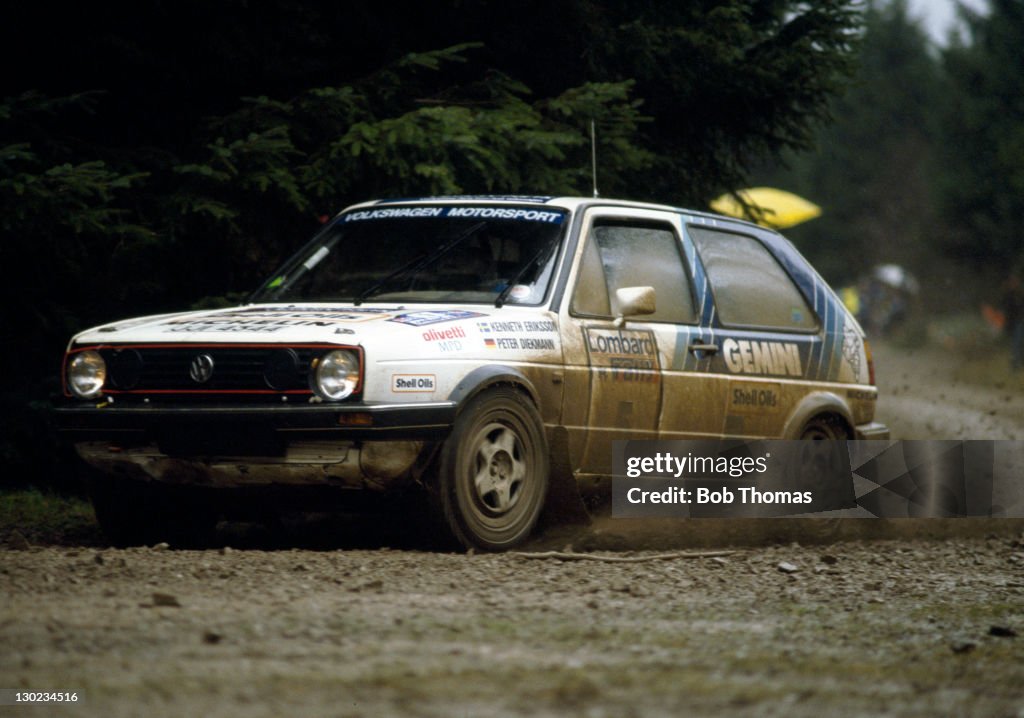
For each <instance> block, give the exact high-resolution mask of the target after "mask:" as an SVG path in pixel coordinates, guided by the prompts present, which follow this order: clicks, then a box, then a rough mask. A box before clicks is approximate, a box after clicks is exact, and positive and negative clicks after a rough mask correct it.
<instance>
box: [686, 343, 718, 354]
mask: <svg viewBox="0 0 1024 718" xmlns="http://www.w3.org/2000/svg"><path fill="white" fill-rule="evenodd" d="M687 349H688V350H689V352H690V353H691V354H696V353H697V352H707V353H708V354H716V353H717V352H718V345H717V344H691V345H690V346H688V347H687Z"/></svg>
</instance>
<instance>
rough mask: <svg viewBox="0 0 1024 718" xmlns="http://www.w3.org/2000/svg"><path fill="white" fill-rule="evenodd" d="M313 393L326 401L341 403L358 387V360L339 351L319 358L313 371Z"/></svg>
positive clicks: (352, 355)
mask: <svg viewBox="0 0 1024 718" xmlns="http://www.w3.org/2000/svg"><path fill="white" fill-rule="evenodd" d="M312 384H313V387H312V388H313V391H314V392H316V394H317V396H319V397H320V398H321V399H326V400H327V401H341V400H342V399H344V398H346V397H347V396H349V395H350V394H351V393H352V392H354V391H355V390H356V387H357V386H359V358H358V357H357V356H356V355H355V354H353V353H352V352H350V351H344V350H341V349H338V350H335V351H332V352H328V353H326V354H324V355H323V356H322V357H320V360H319V361H318V362H316V366H315V367H314V370H313V382H312Z"/></svg>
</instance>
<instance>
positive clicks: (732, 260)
mask: <svg viewBox="0 0 1024 718" xmlns="http://www.w3.org/2000/svg"><path fill="white" fill-rule="evenodd" d="M686 233H687V236H688V237H689V239H690V240H692V242H693V244H694V246H695V247H696V250H697V253H698V255H699V257H700V264H701V266H702V268H703V273H704V276H706V278H707V286H708V288H709V290H710V293H711V295H712V300H713V302H714V317H713V321H712V322H711V324H710V326H709V328H710V329H711V330H712V331H713V333H714V343H715V345H716V346H717V348H718V351H717V352H716V354H715V355H714V357H712V359H711V361H710V362H709V366H708V370H709V371H710V372H712V373H713V374H715V375H716V376H717V377H719V379H720V380H721V381H723V382H725V383H726V384H727V388H726V389H725V391H724V396H725V397H726V401H725V403H724V412H725V417H724V420H725V421H724V430H725V433H726V434H728V435H730V436H746V437H778V436H781V435H782V433H783V428H784V425H785V420H786V418H787V417H788V416H789V415H790V414H791V412H792V411H793V409H794V408H795V406H796V405H797V403H798V402H799V401H800V399H801V398H803V397H804V396H805V395H806V393H807V391H808V390H809V388H811V387H810V378H811V377H812V376H816V375H817V373H818V371H817V365H816V362H819V363H820V356H821V353H822V352H821V345H822V338H821V322H820V319H819V317H818V314H817V313H816V312H815V311H814V310H813V309H812V307H811V306H810V305H809V304H808V301H807V299H806V297H804V295H803V293H802V292H801V291H800V289H799V288H798V287H797V285H796V284H795V282H794V281H793V278H792V277H791V276H790V275H789V274H788V273H787V272H786V270H785V269H784V268H783V267H782V265H781V264H780V263H779V262H778V260H777V259H776V258H775V257H774V255H773V254H772V253H771V251H770V250H769V249H768V248H767V247H766V246H765V244H764V243H763V242H762V241H760V240H759V239H758V236H757V233H756V231H753V230H750V229H748V228H746V227H737V228H732V227H729V226H708V225H699V224H694V223H691V224H688V225H687V227H686Z"/></svg>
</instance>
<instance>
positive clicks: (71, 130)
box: [0, 0, 1024, 487]
mask: <svg viewBox="0 0 1024 718" xmlns="http://www.w3.org/2000/svg"><path fill="white" fill-rule="evenodd" d="M1021 47H1024V0H992V2H991V7H990V10H989V12H988V13H987V14H984V15H980V16H972V15H969V14H967V15H964V18H963V32H962V34H961V35H960V37H959V39H957V38H951V39H950V41H949V43H947V45H945V46H943V47H936V46H935V45H934V44H932V43H931V42H930V41H929V40H928V39H927V38H926V36H925V35H924V33H923V31H922V29H921V28H920V26H919V25H918V24H917V23H916V22H915V21H914V20H913V19H912V18H910V17H908V14H907V9H906V5H905V3H904V2H902V0H894V1H893V2H891V3H882V2H875V3H871V2H867V3H862V2H856V1H854V0H846V1H840V0H822V1H820V2H813V3H807V2H794V1H792V0H692V1H691V2H685V3H683V2H672V1H670V0H606V1H599V0H563V1H560V2H549V1H543V2H541V1H537V0H524V1H522V2H513V3H510V2H497V1H491V0H476V1H471V0H441V1H439V2H433V3H420V4H411V3H404V2H390V1H388V0H381V1H379V2H376V3H350V2H337V3H320V2H313V1H312V0H267V1H266V2H259V3H257V2H247V1H244V0H222V1H221V2H204V1H201V0H179V1H178V2H165V1H159V0H137V1H136V2H132V3H126V2H104V3H80V4H78V5H75V6H67V5H65V4H57V3H55V2H49V1H47V0H42V1H40V2H34V3H20V4H17V5H16V6H12V7H11V8H9V9H7V10H6V11H5V21H4V23H3V24H2V25H0V52H2V53H3V67H4V68H5V72H4V76H3V88H2V92H0V202H2V205H0V262H2V265H0V266H2V267H3V269H4V272H5V274H6V281H5V282H3V283H2V284H0V302H2V304H0V306H2V307H3V309H2V312H3V323H2V332H3V339H4V341H3V349H4V351H3V353H2V354H0V376H4V377H5V378H6V379H7V381H6V382H5V383H4V385H2V386H0V430H2V433H0V463H2V465H4V466H5V467H6V471H5V474H6V476H7V477H8V478H5V479H2V480H0V481H2V482H3V483H8V484H10V483H12V482H14V483H36V484H40V485H44V486H58V487H61V486H63V485H65V484H64V483H63V482H66V481H67V478H66V477H67V476H68V474H69V469H68V466H69V465H70V464H69V463H68V457H67V452H66V449H58V448H55V447H56V446H57V445H56V444H55V442H54V439H53V436H52V432H51V431H50V426H49V415H48V413H47V409H48V407H49V406H50V402H51V401H52V400H53V398H54V396H56V394H57V393H58V372H59V365H60V359H61V354H62V350H63V347H64V344H65V343H66V341H67V339H68V338H69V337H70V336H71V334H72V333H74V332H75V331H77V330H79V329H82V328H84V327H86V326H89V325H91V324H95V323H98V322H101V321H107V320H112V319H116V318H120V317H124V316H131V315H136V314H143V313H150V312H156V311H170V310H177V309H182V308H187V307H197V306H217V305H221V304H225V303H227V302H233V301H239V300H240V299H242V298H244V296H245V294H246V293H247V292H248V291H249V290H251V289H252V288H254V287H255V286H256V285H257V284H258V283H259V281H260V280H261V279H262V278H263V277H264V276H265V275H266V274H268V273H269V272H270V271H271V270H272V268H273V267H274V266H275V265H276V264H278V263H279V262H280V261H282V260H283V259H284V258H285V257H286V256H287V254H289V253H290V251H292V250H293V249H295V248H296V247H297V246H299V245H300V244H301V243H302V242H303V241H304V240H305V238H307V237H308V236H309V235H310V234H311V233H312V232H313V231H314V230H315V229H316V228H317V226H318V225H319V223H320V222H321V221H323V218H324V217H326V216H330V215H333V214H334V213H335V212H337V211H339V210H340V209H342V208H343V207H344V206H346V205H347V204H350V203H352V202H356V201H360V200H364V199H369V198H374V197H385V196H389V197H395V196H410V195H417V194H436V193H460V192H465V193H502V194H505V193H524V194H563V193H565V194H590V191H591V179H590V144H589V136H588V132H589V126H590V123H591V121H593V122H594V123H595V124H596V126H597V137H598V155H599V165H600V167H599V176H598V184H599V187H600V189H601V192H602V194H603V195H604V196H609V197H622V198H631V199H641V200H650V201H658V202H666V203H671V204H677V205H683V206H689V207H694V208H706V207H707V203H708V201H709V200H710V199H711V198H713V197H715V196H717V195H719V194H721V193H723V192H726V191H731V190H735V189H739V188H741V187H743V186H749V185H751V184H755V183H764V184H772V185H774V186H780V187H783V188H785V189H789V190H791V191H795V192H797V193H798V194H801V195H803V196H805V197H807V198H809V199H811V200H812V201H814V202H816V203H817V204H819V205H821V206H822V207H823V209H824V214H823V216H822V217H821V218H820V219H818V220H815V221H813V222H809V223H807V224H806V225H803V226H801V227H797V228H795V229H794V230H793V231H792V232H791V233H789V234H790V236H791V237H792V238H793V239H794V240H795V241H796V242H797V244H798V246H799V247H800V248H801V250H802V251H804V253H805V254H807V255H808V257H809V258H810V259H811V261H812V262H813V263H814V264H815V265H816V266H817V267H818V268H819V270H820V271H822V273H823V274H824V275H825V276H826V278H827V279H829V280H830V281H831V282H832V283H833V284H834V285H842V284H845V283H849V282H852V281H853V280H854V279H855V278H856V277H857V276H858V275H859V274H861V273H863V272H864V271H866V270H867V269H868V268H869V267H871V266H872V265H873V264H875V263H877V262H881V261H899V262H901V263H904V264H906V265H908V266H911V267H914V268H915V269H916V271H917V272H918V273H919V275H921V276H922V277H924V278H926V279H928V280H929V281H926V282H925V284H926V285H927V289H928V291H929V292H930V293H931V295H932V296H933V297H935V298H936V301H938V303H939V305H941V304H942V301H943V299H942V298H943V297H947V298H948V304H949V306H956V305H957V304H962V303H963V301H964V296H965V295H964V292H965V289H964V287H971V289H970V291H971V292H975V293H976V294H977V295H978V298H979V299H981V298H984V296H983V295H984V294H985V292H986V287H988V288H992V287H995V286H997V285H998V281H999V280H1000V279H1001V278H1002V277H1003V276H1005V273H1006V271H1007V268H1008V267H1010V266H1012V265H1013V264H1014V263H1015V262H1018V263H1019V262H1020V261H1022V259H1024V243H1022V241H1021V239H1020V237H1019V234H1018V232H1017V229H1016V227H1017V224H1018V223H1017V222H1015V219H1016V218H1017V217H1020V216H1022V210H1024V207H1022V205H1024V161H1022V160H1024V53H1021V52H1020V48H1021ZM972 296H973V295H972Z"/></svg>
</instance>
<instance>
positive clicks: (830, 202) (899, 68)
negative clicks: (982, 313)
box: [756, 0, 945, 284]
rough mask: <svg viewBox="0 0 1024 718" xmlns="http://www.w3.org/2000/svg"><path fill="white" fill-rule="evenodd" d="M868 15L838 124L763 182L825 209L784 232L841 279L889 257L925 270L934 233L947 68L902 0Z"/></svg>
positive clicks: (839, 104)
mask: <svg viewBox="0 0 1024 718" xmlns="http://www.w3.org/2000/svg"><path fill="white" fill-rule="evenodd" d="M864 20H865V29H864V34H863V38H862V40H861V43H860V56H859V58H860V61H859V65H858V69H857V72H856V74H855V76H854V78H853V81H852V82H851V85H850V88H849V90H848V91H847V92H845V93H844V94H842V95H841V96H839V97H837V98H836V99H834V100H833V103H832V106H831V112H832V115H833V116H834V117H835V121H834V123H832V124H830V125H828V126H825V127H823V128H821V129H820V130H819V131H818V133H817V135H816V137H815V145H816V148H815V149H814V150H813V151H810V152H805V153H800V154H789V155H788V157H787V159H788V161H789V169H788V170H787V171H775V172H770V173H764V174H762V175H760V176H758V177H757V180H756V183H757V184H762V183H763V184H769V185H775V186H779V187H783V188H785V189H788V190H791V191H793V192H796V193H797V194H799V195H801V196H804V197H806V198H808V199H810V200H811V201H813V202H815V203H816V204H818V205H820V206H821V207H822V209H823V214H822V216H821V217H820V218H818V219H815V220H814V221H812V222H808V223H807V224H805V225H802V226H799V227H796V228H793V229H791V230H788V231H787V234H788V235H790V236H791V237H792V238H793V239H794V241H796V242H797V244H798V245H799V246H800V248H801V250H802V251H803V252H804V253H805V254H806V255H807V256H808V257H809V258H810V259H811V261H812V262H813V263H814V264H815V266H816V267H818V269H819V271H821V272H822V273H823V274H824V275H825V276H826V278H828V279H829V280H830V281H832V282H833V283H836V284H847V283H853V282H854V281H855V280H856V278H857V277H858V276H859V275H861V274H863V273H864V272H866V271H867V270H868V269H869V268H870V267H871V266H873V265H875V264H878V263H882V262H897V263H900V264H905V265H908V266H912V267H917V268H919V270H918V271H920V268H921V267H922V262H924V261H926V255H928V254H929V253H931V252H933V245H934V238H935V236H936V233H937V226H936V222H937V219H936V216H935V215H936V211H935V205H934V198H933V191H932V186H931V180H932V177H933V175H934V166H935V148H936V147H937V145H938V144H939V142H940V139H939V128H938V126H937V123H936V121H935V118H936V116H937V114H938V113H937V110H938V109H939V108H941V107H942V106H943V103H944V102H945V97H944V95H943V92H942V84H941V76H940V68H939V66H938V63H937V62H936V60H935V59H934V56H933V55H932V53H931V49H930V47H929V44H928V40H927V38H926V37H925V35H924V32H923V30H922V29H921V28H920V27H919V26H918V25H916V24H915V23H914V22H913V21H912V20H911V19H910V18H909V17H908V13H907V3H906V1H905V0H895V1H894V2H891V3H887V4H884V5H878V4H872V5H870V6H869V7H868V8H867V10H866V12H865V17H864Z"/></svg>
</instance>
